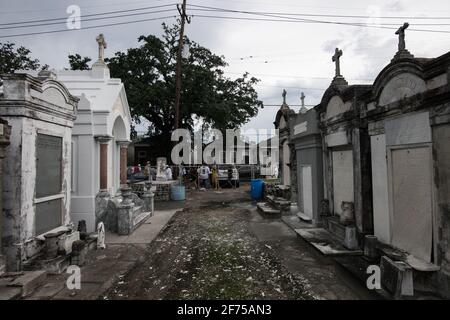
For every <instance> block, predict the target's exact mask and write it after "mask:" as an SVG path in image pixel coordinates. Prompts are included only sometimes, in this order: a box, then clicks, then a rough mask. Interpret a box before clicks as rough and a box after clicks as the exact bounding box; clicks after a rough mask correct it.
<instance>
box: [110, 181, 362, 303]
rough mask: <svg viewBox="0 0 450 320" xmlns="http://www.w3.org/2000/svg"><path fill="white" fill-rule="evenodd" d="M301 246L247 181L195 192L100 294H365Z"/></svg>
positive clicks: (254, 296)
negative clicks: (265, 212)
mask: <svg viewBox="0 0 450 320" xmlns="http://www.w3.org/2000/svg"><path fill="white" fill-rule="evenodd" d="M305 248H306V245H305V244H301V243H300V242H299V240H298V239H297V238H296V236H295V234H294V233H293V232H292V231H291V230H290V229H289V228H288V227H287V226H285V225H284V224H283V223H282V222H281V221H279V220H276V221H274V220H270V221H267V220H266V219H263V218H262V217H261V216H260V215H259V214H258V213H257V212H256V210H255V209H254V206H253V205H252V204H251V202H250V201H249V195H248V193H247V192H246V190H245V189H244V188H240V189H237V190H228V191H226V190H224V191H218V192H213V191H207V192H194V193H191V194H189V201H187V202H186V203H185V208H184V210H183V211H180V212H178V213H177V214H176V215H175V216H174V217H173V218H172V220H171V221H170V222H169V224H168V225H167V226H166V227H165V228H164V229H163V230H162V232H161V233H160V234H159V236H158V237H157V238H156V239H155V240H154V241H153V242H152V244H151V245H150V246H149V247H148V248H147V250H146V256H145V259H144V261H143V262H142V263H139V264H138V265H137V266H136V267H135V268H134V269H133V270H131V272H129V273H128V274H127V275H126V276H125V277H123V278H122V279H121V280H120V281H118V282H117V283H116V284H115V286H113V288H112V289H111V290H110V291H109V292H108V293H107V294H106V295H105V297H104V299H317V298H319V299H320V298H330V299H339V298H349V299H351V298H358V297H359V296H361V293H362V297H365V298H367V297H366V296H364V290H361V289H360V288H358V289H355V288H352V286H349V285H348V283H347V282H346V280H345V279H341V278H342V277H337V276H336V274H335V266H334V264H332V263H331V262H330V261H325V262H324V261H321V260H320V259H322V260H323V258H321V257H316V256H315V253H311V252H309V250H310V249H309V248H308V249H305ZM305 250H306V251H307V252H306V251H305ZM299 262H300V263H303V264H298V263H299ZM359 291H360V292H359Z"/></svg>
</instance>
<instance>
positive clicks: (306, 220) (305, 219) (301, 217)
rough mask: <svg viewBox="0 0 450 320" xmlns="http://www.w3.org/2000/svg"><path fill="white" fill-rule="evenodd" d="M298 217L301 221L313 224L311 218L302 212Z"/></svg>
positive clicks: (298, 213)
mask: <svg viewBox="0 0 450 320" xmlns="http://www.w3.org/2000/svg"><path fill="white" fill-rule="evenodd" d="M297 216H298V217H299V218H300V219H302V220H303V221H305V222H311V221H312V219H311V217H310V216H308V215H306V214H304V213H303V212H301V211H299V212H297Z"/></svg>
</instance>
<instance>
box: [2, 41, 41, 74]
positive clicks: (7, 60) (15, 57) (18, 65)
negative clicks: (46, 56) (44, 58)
mask: <svg viewBox="0 0 450 320" xmlns="http://www.w3.org/2000/svg"><path fill="white" fill-rule="evenodd" d="M30 53H31V51H30V50H29V49H27V48H25V47H23V46H20V47H18V48H16V46H15V44H14V43H11V42H6V43H1V42H0V74H2V73H13V72H14V71H15V70H37V69H39V67H40V63H39V60H38V59H33V58H31V57H30ZM47 68H48V66H47V65H44V66H43V69H47Z"/></svg>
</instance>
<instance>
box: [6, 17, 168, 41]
mask: <svg viewBox="0 0 450 320" xmlns="http://www.w3.org/2000/svg"><path fill="white" fill-rule="evenodd" d="M168 18H176V16H165V17H158V18H150V19H142V20H134V21H125V22H116V23H109V24H102V25H96V26H89V27H83V28H81V29H62V30H51V31H41V32H30V33H20V34H11V35H6V36H0V39H2V38H13V37H20V36H34V35H40V34H48V33H59V32H69V31H82V30H87V29H95V28H102V27H111V26H119V25H125V24H132V23H138V22H147V21H155V20H163V19H168Z"/></svg>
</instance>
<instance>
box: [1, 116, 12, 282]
mask: <svg viewBox="0 0 450 320" xmlns="http://www.w3.org/2000/svg"><path fill="white" fill-rule="evenodd" d="M10 135H11V126H10V125H8V121H6V120H3V119H0V275H1V274H2V273H4V272H5V271H6V259H5V257H4V255H3V246H2V219H3V197H2V194H3V191H2V190H3V159H4V158H5V155H6V152H7V147H8V146H9V139H10Z"/></svg>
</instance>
